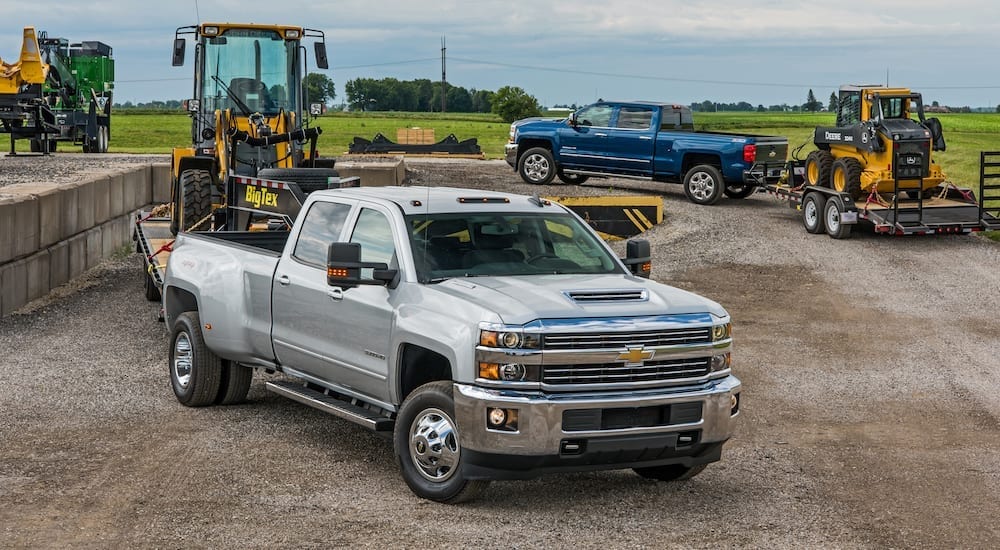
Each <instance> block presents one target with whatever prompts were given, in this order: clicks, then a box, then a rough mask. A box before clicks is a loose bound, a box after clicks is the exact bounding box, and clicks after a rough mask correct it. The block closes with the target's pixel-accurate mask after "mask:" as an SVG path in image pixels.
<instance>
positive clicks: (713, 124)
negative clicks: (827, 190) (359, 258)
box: [0, 112, 1000, 187]
mask: <svg viewBox="0 0 1000 550" xmlns="http://www.w3.org/2000/svg"><path fill="white" fill-rule="evenodd" d="M938 116H939V118H940V119H941V124H942V126H943V127H944V135H945V139H946V141H947V142H948V150H947V151H944V152H938V153H935V158H936V159H937V161H938V162H939V163H940V164H941V166H942V168H943V169H944V171H945V173H946V174H948V176H949V178H950V179H951V180H952V181H953V182H955V183H956V184H958V185H962V186H970V187H975V186H978V182H979V152H980V151H998V150H1000V114H993V113H988V114H982V113H973V114H941V115H938ZM112 121H113V122H112V137H111V147H110V149H111V152H115V153H169V152H170V149H171V147H174V146H178V145H184V144H186V143H190V141H191V137H190V132H191V122H190V118H189V117H188V116H187V115H186V114H185V113H181V112H177V113H157V114H150V113H137V114H132V113H127V112H120V113H116V114H115V116H114V117H113V119H112ZM695 124H696V125H697V127H698V128H700V129H702V130H709V131H711V130H718V131H726V132H745V133H750V134H762V135H781V136H786V137H787V138H788V141H789V144H790V146H791V148H795V147H796V146H798V145H801V144H806V146H805V147H804V148H803V149H802V151H801V153H800V157H801V158H805V155H806V153H808V152H809V151H810V150H812V149H813V146H812V144H811V141H812V132H813V128H815V127H816V126H817V125H832V124H833V115H832V114H826V113H818V114H811V113H696V114H695ZM315 125H318V126H320V127H321V128H322V129H323V135H322V136H321V137H320V141H319V149H320V153H321V154H322V155H323V156H337V155H341V154H343V153H345V152H347V149H348V146H349V144H350V143H351V141H353V139H354V137H355V136H360V137H363V138H366V139H372V138H373V137H374V136H375V134H377V133H382V134H383V135H385V136H386V137H388V138H389V139H391V140H393V141H395V140H396V130H397V129H399V128H411V127H419V128H433V129H434V132H435V136H436V138H437V139H438V140H440V139H443V138H445V137H446V136H448V135H449V134H454V135H455V137H456V138H458V139H459V140H464V139H469V138H476V139H477V140H478V141H479V146H480V147H481V148H482V150H483V152H484V153H485V154H486V156H487V158H502V156H503V146H504V144H505V143H506V142H507V135H508V131H509V125H508V124H506V123H504V122H502V121H500V120H499V119H498V118H497V117H496V116H494V115H489V114H462V113H454V114H452V113H448V114H439V113H381V112H377V113H331V114H327V115H324V116H322V117H320V118H319V120H318V121H317V122H316V123H315ZM4 138H6V136H5V135H0V139H4ZM27 146H28V143H27V141H23V140H22V141H19V142H18V150H27ZM59 149H60V151H70V152H78V151H80V148H79V147H73V146H71V145H69V144H66V143H61V144H60V145H59Z"/></svg>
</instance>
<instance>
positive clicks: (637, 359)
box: [617, 346, 654, 365]
mask: <svg viewBox="0 0 1000 550" xmlns="http://www.w3.org/2000/svg"><path fill="white" fill-rule="evenodd" d="M653 353H654V352H653V350H646V349H643V347H642V346H639V347H637V348H628V351H626V352H624V353H620V354H619V355H618V357H617V359H618V360H619V361H625V364H626V365H641V364H642V362H643V361H646V360H649V359H652V358H653Z"/></svg>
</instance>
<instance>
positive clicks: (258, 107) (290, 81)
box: [201, 29, 299, 116]
mask: <svg viewBox="0 0 1000 550" xmlns="http://www.w3.org/2000/svg"><path fill="white" fill-rule="evenodd" d="M297 45H298V43H297V42H296V41H294V40H284V39H283V38H282V37H281V35H280V34H278V33H277V32H275V31H270V30H263V29H230V30H227V31H225V33H224V34H223V35H222V36H218V37H212V38H206V39H205V42H204V47H205V65H204V71H205V74H204V77H203V78H202V80H201V83H202V101H203V102H205V106H206V107H207V108H208V110H210V111H213V110H215V109H233V110H235V111H239V110H240V108H239V105H238V104H237V103H236V102H235V101H234V100H233V99H232V97H231V95H229V94H227V93H226V87H228V88H229V89H230V90H232V92H233V94H235V95H236V96H237V97H238V98H239V99H240V101H242V102H243V103H244V104H245V105H246V106H247V107H248V108H249V109H250V111H251V112H259V113H261V114H264V115H269V116H270V115H275V114H277V113H278V111H279V110H280V109H284V110H285V112H289V111H291V112H295V111H296V103H297V101H298V85H299V84H298V77H297V76H296V75H297V73H298V71H293V70H291V68H293V67H294V64H295V54H296V46H297Z"/></svg>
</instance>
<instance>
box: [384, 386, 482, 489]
mask: <svg viewBox="0 0 1000 550" xmlns="http://www.w3.org/2000/svg"><path fill="white" fill-rule="evenodd" d="M452 391H453V383H452V382H451V381H450V380H443V381H438V382H430V383H428V384H424V385H423V386H420V387H419V388H417V389H416V390H414V391H413V393H411V394H410V395H409V396H408V397H407V398H406V400H405V401H403V406H402V407H401V408H400V409H399V415H398V416H397V418H396V428H395V432H394V433H393V443H394V448H395V452H396V460H397V462H399V468H400V471H401V472H402V475H403V480H404V481H406V484H407V485H408V486H409V487H410V490H411V491H413V493H414V494H415V495H417V496H418V497H420V498H425V499H427V500H433V501H437V502H444V503H449V504H454V503H458V502H464V501H467V500H472V499H474V498H475V497H476V496H478V495H479V493H481V492H482V490H483V489H484V488H485V487H486V486H487V485H488V484H489V482H488V481H483V480H469V479H466V478H465V477H464V476H463V475H462V447H461V436H460V434H459V432H458V425H457V424H456V423H455V400H454V398H453V397H452ZM442 432H445V433H442ZM421 449H422V450H421ZM445 462H447V464H443V463H445Z"/></svg>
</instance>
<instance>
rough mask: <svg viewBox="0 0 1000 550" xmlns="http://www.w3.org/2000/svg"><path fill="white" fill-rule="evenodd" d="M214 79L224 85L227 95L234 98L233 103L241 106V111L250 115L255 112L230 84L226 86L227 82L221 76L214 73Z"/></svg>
mask: <svg viewBox="0 0 1000 550" xmlns="http://www.w3.org/2000/svg"><path fill="white" fill-rule="evenodd" d="M212 79H213V80H215V83H216V84H218V85H220V86H222V89H223V90H225V91H226V95H227V96H229V99H231V100H233V103H235V104H236V106H237V107H239V108H240V112H242V113H243V116H250V115H252V114H253V112H251V111H250V107H247V104H246V103H243V100H242V99H240V96H238V95H236V92H234V91H233V90H232V89H231V88H230V87H229V86H226V83H225V82H223V81H222V79H221V78H219V77H217V76H215V75H212Z"/></svg>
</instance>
